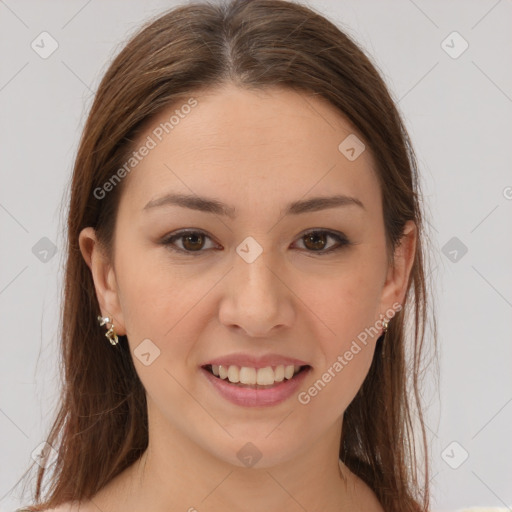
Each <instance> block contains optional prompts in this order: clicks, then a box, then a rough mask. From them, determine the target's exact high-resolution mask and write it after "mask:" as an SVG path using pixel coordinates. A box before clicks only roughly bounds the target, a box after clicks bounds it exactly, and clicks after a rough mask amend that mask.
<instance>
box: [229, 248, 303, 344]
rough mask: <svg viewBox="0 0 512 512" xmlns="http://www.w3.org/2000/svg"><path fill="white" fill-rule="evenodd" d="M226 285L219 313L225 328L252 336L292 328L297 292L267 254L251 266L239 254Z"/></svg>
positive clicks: (260, 256)
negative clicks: (294, 296) (288, 284)
mask: <svg viewBox="0 0 512 512" xmlns="http://www.w3.org/2000/svg"><path fill="white" fill-rule="evenodd" d="M224 286H225V289H224V297H223V300H222V302H221V305H220V311H219V319H220V322H221V323H222V324H223V325H225V326H227V327H229V328H230V329H238V330H241V331H243V332H244V333H245V334H246V335H247V336H250V337H267V336H271V335H273V334H274V332H273V331H276V332H277V330H278V329H284V328H286V327H290V326H291V325H292V323H293V320H294V315H295V310H294V307H293V293H292V291H291V290H290V288H289V287H288V286H287V284H286V282H285V276H284V275H283V272H282V271H281V272H279V269H278V268H276V265H275V264H274V265H272V262H271V261H270V260H269V258H268V256H267V254H266V253H265V252H263V253H262V254H260V255H259V256H258V257H257V258H256V260H254V261H252V262H251V263H249V262H247V261H245V260H244V259H243V258H241V257H239V256H238V255H236V257H235V261H234V268H233V269H232V270H231V272H229V274H228V275H227V276H226V279H225V282H224Z"/></svg>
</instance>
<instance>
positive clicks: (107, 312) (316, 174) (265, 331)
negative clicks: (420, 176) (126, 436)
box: [79, 85, 416, 512]
mask: <svg viewBox="0 0 512 512" xmlns="http://www.w3.org/2000/svg"><path fill="white" fill-rule="evenodd" d="M193 97H194V98H196V100H197V101H198V104H197V106H195V107H194V108H193V109H192V110H191V112H190V113H189V114H188V115H186V116H185V117H184V118H183V119H180V121H179V124H178V125H176V126H175V127H174V129H173V130H172V132H171V133H170V134H169V135H166V136H164V138H163V140H162V141H161V142H159V143H158V144H157V146H156V147H155V148H154V149H151V151H149V154H148V155H147V156H145V157H144V159H143V160H142V161H141V162H140V163H139V164H138V165H137V167H136V168H134V169H133V171H132V172H131V173H130V174H129V175H128V176H127V177H126V178H125V182H124V187H125V188H124V189H123V194H122V196H121V200H120V204H119V210H118V214H117V224H116V230H115V236H114V247H115V255H114V258H113V261H110V260H109V259H108V258H107V256H106V254H105V252H104V251H103V250H102V248H101V246H100V245H99V244H98V242H97V239H96V236H95V233H94V230H93V229H92V228H86V229H84V230H83V231H82V233H81V234H80V240H79V241H80V249H81V251H82V254H83V257H84V259H85V261H86V262H87V264H88V266H89V267H90V269H91V272H92V276H93V279H94V283H95V288H96V293H97V297H98V301H99V304H100V308H101V312H102V314H103V316H112V317H113V318H114V323H115V329H116V332H117V333H118V334H121V335H127V337H128V342H129V345H130V349H131V351H132V354H133V350H135V349H136V348H137V346H138V345H139V344H140V343H141V342H142V340H145V339H150V340H151V342H152V343H153V344H154V345H155V346H157V347H158V349H159V350H160V355H159V357H157V358H156V359H155V360H154V361H153V362H152V363H151V364H150V365H148V366H145V365H144V364H142V362H141V361H140V360H139V359H138V358H137V357H134V364H135V368H136V370H137V373H138V375H139V377H140V379H141V381H142V383H143V384H144V387H145V389H146V394H147V401H148V417H149V447H148V449H147V451H146V452H145V453H144V455H143V457H142V458H141V459H140V461H138V462H137V463H135V464H134V465H132V466H131V467H130V468H128V469H127V470H125V471H124V472H123V473H121V474H120V475H119V476H118V477H117V478H115V479H114V480H113V481H111V482H110V483H109V484H108V485H107V486H106V487H104V488H103V489H102V490H101V491H100V492H99V493H98V494H97V495H96V496H94V497H93V499H92V501H90V502H86V503H84V505H83V506H82V507H81V508H80V510H85V511H87V510H98V508H99V509H100V510H102V511H104V512H107V511H108V512H110V511H118V510H119V511H121V510H123V511H124V512H131V511H136V510H139V511H140V510H151V511H153V512H160V511H162V512H163V511H166V512H167V511H169V510H183V511H187V510H194V508H195V509H196V510H197V511H200V512H202V511H204V512H206V511H208V512H217V511H221V510H222V511H225V510H242V509H243V510H246V511H249V512H253V511H254V512H256V511H261V510H268V511H275V512H277V511H282V510H286V511H297V512H299V511H303V510H308V511H320V510H322V511H327V512H329V511H335V510H351V511H354V510H365V511H381V510H382V508H381V507H380V505H379V504H378V502H377V500H376V498H375V496H374V494H373V493H372V492H371V490H370V489H369V488H368V487H367V486H366V485H365V484H364V483H363V482H362V481H361V480H360V479H358V478H357V477H356V476H355V475H354V474H352V473H351V472H350V471H349V470H348V468H346V466H344V465H341V468H340V466H339V464H338V453H339V444H340V435H341V430H342V426H343V413H344V411H345V409H346V408H347V406H348V405H349V404H350V402H351V401H352V399H353V398H354V396H355V395H356V393H357V391H358V389H359V388H360V387H361V385H362V383H363V381H364V378H365V377H366V375H367V373H368V370H369V367H370V364H371V361H372V357H373V353H374V349H375V343H376V341H377V338H378V336H379V335H380V334H381V332H382V328H381V327H380V324H378V323H377V321H378V320H379V319H381V318H382V317H383V315H384V314H385V313H386V311H390V310H393V305H394V304H397V303H398V304H403V302H404V297H405V292H406V287H407V281H408V278H409V275H410V271H411V267H412V263H413V258H414V249H415V244H416V229H415V226H414V224H413V223H412V222H408V223H407V224H406V226H405V230H404V237H403V240H402V244H401V245H400V246H399V247H398V248H397V250H396V252H395V262H394V266H390V265H389V262H388V261H387V257H386V250H385V233H384V223H383V214H382V202H381V197H380V189H379V185H378V181H377V177H376V175H375V171H374V168H375V162H374V160H373V157H372V155H371V153H370V150H369V149H368V147H367V149H366V150H365V151H363V153H361V155H360V156H359V157H358V158H357V159H356V160H354V161H349V160H348V159H347V158H346V157H345V156H344V155H343V154H341V152H340V151H339V150H338V146H339V144H340V142H341V141H342V140H344V139H345V138H346V137H347V136H348V135H349V134H351V133H357V132H356V131H355V130H354V128H353V127H352V126H351V125H350V123H348V121H347V120H346V119H345V118H344V117H342V116H341V115H340V114H339V113H338V112H337V111H336V110H335V109H334V108H333V107H332V106H331V105H329V104H328V103H326V102H324V101H323V100H321V99H319V98H315V97H313V96H311V95H306V94H305V93H300V94H299V93H298V92H294V91H291V90H288V89H278V88H273V89H266V90H265V91H258V92H255V91H247V90H242V89H239V88H236V87H235V86H233V85H228V86H224V87H222V88H220V89H217V90H210V91H205V92H202V93H201V94H194V95H193ZM176 108H180V105H179V104H178V105H173V107H172V108H170V109H168V110H166V111H165V112H163V113H162V114H161V115H159V116H158V118H156V119H155V120H154V123H153V124H151V127H150V128H148V131H147V132H146V133H145V134H143V135H142V136H141V138H140V140H141V141H144V140H145V139H146V137H147V135H151V133H152V130H153V128H154V127H156V126H158V124H159V123H160V122H163V121H166V120H168V119H169V117H170V115H171V113H172V112H173V111H174V110H175V109H176ZM171 192H172V193H183V194H190V195H197V196H206V197H208V198H214V199H216V200H218V201H220V202H222V203H225V204H227V205H229V206H230V207H233V208H234V209H235V210H234V211H235V213H236V215H235V217H234V218H230V217H228V216H222V215H220V214H213V213H207V212H202V211H197V210H192V209H187V208H182V207H179V206H176V205H165V206H159V207H154V208H146V209H145V208H144V207H145V205H146V204H147V203H148V202H150V201H152V200H154V199H156V198H160V197H162V196H164V195H165V194H167V193H171ZM335 194H344V195H347V196H351V197H354V198H357V199H358V200H359V201H360V202H361V203H362V204H363V205H364V208H361V207H360V206H357V205H354V204H352V205H346V206H341V207H340V206H338V207H332V208H328V209H322V210H319V211H315V212H308V213H302V214H296V215H294V214H289V215H287V216H282V212H284V209H285V208H286V206H287V205H288V204H289V203H291V202H294V201H299V200H307V199H310V198H312V197H317V196H332V195H335ZM185 228H187V229H191V230H194V231H200V232H202V233H203V234H204V235H205V236H204V238H201V237H200V236H199V239H197V238H196V239H194V240H192V241H190V240H188V241H187V240H186V239H184V238H177V239H175V241H174V245H175V247H177V248H181V249H183V250H186V249H187V248H188V250H189V253H188V254H184V253H178V252H173V251H172V250H171V249H170V247H169V246H166V245H163V244H161V243H159V241H161V240H162V239H164V237H165V236H166V235H169V234H171V233H175V232H177V231H178V230H183V229H185ZM312 228H315V231H316V232H318V231H319V230H324V231H325V230H327V231H330V232H335V233H336V232H338V233H342V234H344V235H345V237H346V238H347V239H348V240H349V241H350V242H352V244H350V245H346V246H343V247H342V248H341V249H339V250H337V251H333V252H331V253H327V252H326V251H327V250H328V249H329V248H331V247H335V246H337V245H338V241H337V240H336V239H335V238H332V237H331V236H330V235H324V236H323V237H322V235H321V234H320V235H318V236H319V237H320V238H319V239H318V238H317V239H316V240H313V241H311V240H308V237H305V233H304V232H307V231H313V229H312ZM249 236H250V237H252V238H253V239H254V240H256V241H257V242H258V244H259V245H260V246H261V247H262V248H263V253H262V254H260V255H259V257H258V258H256V260H255V261H253V262H252V263H248V262H247V261H245V260H244V259H243V258H241V257H240V256H239V254H238V253H237V252H236V248H237V247H238V246H239V245H240V243H241V242H242V241H243V240H244V239H246V238H247V237H249ZM322 242H323V245H322ZM323 247H325V248H323ZM194 249H195V252H193V251H194ZM315 249H316V252H315ZM198 251H199V252H198ZM322 251H323V252H325V255H320V254H319V253H321V252H322ZM391 321H392V320H391ZM374 325H378V326H379V327H380V328H379V332H378V333H377V334H376V335H374V336H369V337H368V340H367V344H366V346H364V345H362V344H360V345H361V348H362V349H361V351H359V352H358V353H357V355H355V356H354V357H353V359H352V360H351V361H349V362H348V364H347V365H346V366H345V367H344V368H343V370H342V371H341V372H339V373H337V374H336V377H334V378H333V379H332V380H331V381H330V382H329V383H328V384H327V385H326V386H325V387H324V389H322V391H321V392H319V393H318V394H317V396H315V397H314V398H312V399H311V401H310V402H309V403H308V404H307V405H303V404H301V403H299V401H298V399H297V394H294V395H293V396H292V397H291V398H289V399H287V400H286V401H284V402H282V403H280V404H278V405H275V406H271V407H266V408H261V407H255V408H249V407H243V406H239V405H234V404H232V403H230V402H228V401H226V400H225V399H224V398H223V397H221V396H220V395H219V394H218V393H217V392H216V391H215V390H214V389H213V388H212V387H211V386H210V385H209V382H207V381H206V379H205V378H204V376H203V375H202V373H201V372H202V370H200V366H201V365H202V364H205V363H206V362H207V361H208V360H209V359H212V358H214V357H219V356H223V355H226V354H232V353H235V352H244V353H249V354H254V355H259V354H267V353H274V354H276V353H277V354H283V355H287V356H290V357H295V358H299V359H301V360H304V361H306V362H308V364H309V365H310V366H311V367H312V370H311V372H310V374H309V375H308V376H307V379H306V381H305V382H304V385H303V386H301V389H300V391H304V390H307V389H308V388H309V387H310V386H312V385H313V384H314V382H315V381H317V380H318V379H319V378H321V376H322V374H323V373H324V372H325V371H326V370H327V369H328V368H329V367H332V365H333V363H334V362H335V361H336V360H337V358H338V356H340V355H343V354H345V352H346V351H347V350H349V349H350V346H351V344H352V342H353V340H355V339H356V338H357V336H358V334H360V333H361V332H363V331H364V330H365V328H370V327H371V326H374ZM106 342H107V341H106ZM107 343H108V342H107ZM248 442H251V443H252V444H253V445H255V446H256V447H257V449H258V451H259V452H260V453H261V454H262V457H261V459H260V460H259V462H258V463H257V464H256V465H255V466H254V467H246V466H244V464H243V463H242V462H241V460H239V458H238V457H237V453H238V452H239V450H240V449H241V448H242V447H243V446H244V445H245V444H246V443H248Z"/></svg>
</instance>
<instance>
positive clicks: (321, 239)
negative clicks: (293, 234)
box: [299, 229, 352, 256]
mask: <svg viewBox="0 0 512 512" xmlns="http://www.w3.org/2000/svg"><path fill="white" fill-rule="evenodd" d="M329 239H331V240H335V241H336V242H337V244H336V243H334V244H331V245H330V246H329V245H328V243H329ZM299 240H300V241H302V243H303V244H304V247H305V248H306V252H310V253H317V254H316V255H318V256H323V255H324V254H330V253H331V252H334V251H337V250H340V249H343V248H344V247H345V246H348V245H351V244H352V243H351V242H350V241H349V240H348V239H347V238H346V237H345V236H344V235H343V233H340V234H338V233H335V232H333V231H327V230H324V229H317V230H314V231H310V232H309V233H306V234H304V235H302V237H300V239H299Z"/></svg>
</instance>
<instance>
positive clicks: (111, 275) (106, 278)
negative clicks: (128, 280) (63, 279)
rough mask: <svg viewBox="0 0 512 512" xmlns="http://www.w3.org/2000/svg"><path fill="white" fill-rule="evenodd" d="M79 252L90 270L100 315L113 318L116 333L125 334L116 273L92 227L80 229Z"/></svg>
mask: <svg viewBox="0 0 512 512" xmlns="http://www.w3.org/2000/svg"><path fill="white" fill-rule="evenodd" d="M78 243H79V246H80V252H81V253H82V256H83V258H84V260H85V262H86V263H87V266H88V267H89V269H90V270H91V273H92V279H93V281H94V288H95V290H96V296H97V298H98V303H99V305H100V310H101V315H102V316H108V317H111V318H112V319H113V323H114V325H115V331H116V333H117V334H118V335H125V334H126V329H125V323H124V318H123V313H122V310H121V306H120V302H119V293H118V289H117V281H116V275H115V272H114V268H113V265H112V263H111V262H110V261H109V259H108V258H107V256H106V253H105V251H104V248H103V247H102V246H101V244H100V243H99V241H98V239H97V237H96V233H95V230H94V229H93V228H92V227H87V228H84V229H82V231H81V232H80V235H79V237H78Z"/></svg>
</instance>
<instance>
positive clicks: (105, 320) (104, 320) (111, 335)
mask: <svg viewBox="0 0 512 512" xmlns="http://www.w3.org/2000/svg"><path fill="white" fill-rule="evenodd" d="M112 320H113V319H112V318H110V317H108V316H98V322H99V323H100V325H105V324H111V327H110V329H108V330H107V332H106V333H105V336H106V337H107V338H108V340H109V341H110V343H111V344H112V345H117V343H118V341H119V340H118V338H117V334H116V331H115V330H114V324H113V323H112Z"/></svg>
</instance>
